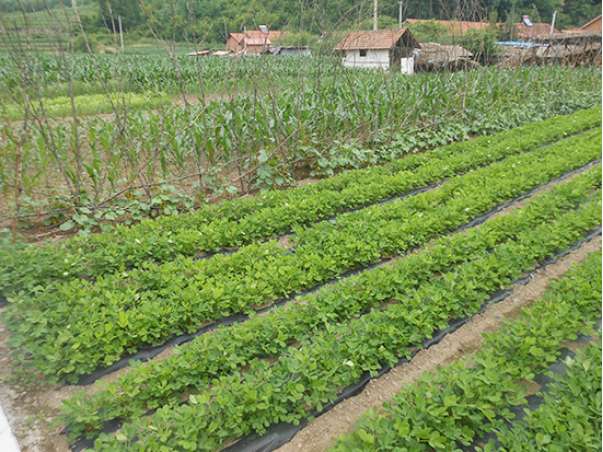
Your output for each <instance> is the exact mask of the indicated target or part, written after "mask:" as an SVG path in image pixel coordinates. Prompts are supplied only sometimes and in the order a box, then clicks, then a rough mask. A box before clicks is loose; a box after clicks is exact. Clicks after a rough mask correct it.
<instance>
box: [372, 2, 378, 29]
mask: <svg viewBox="0 0 603 452" xmlns="http://www.w3.org/2000/svg"><path fill="white" fill-rule="evenodd" d="M378 14H379V0H373V30H374V31H377V30H378V29H379V17H378Z"/></svg>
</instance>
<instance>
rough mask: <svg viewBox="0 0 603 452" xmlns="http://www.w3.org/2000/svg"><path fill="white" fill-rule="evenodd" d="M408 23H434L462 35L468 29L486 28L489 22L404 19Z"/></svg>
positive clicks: (453, 33) (452, 33) (449, 31)
mask: <svg viewBox="0 0 603 452" xmlns="http://www.w3.org/2000/svg"><path fill="white" fill-rule="evenodd" d="M406 24H408V25H411V26H412V25H422V24H434V25H437V26H439V27H442V28H444V29H446V31H447V32H448V33H450V34H451V35H464V34H465V33H467V32H468V31H469V30H487V29H488V28H489V27H490V26H491V24H490V23H489V22H473V21H468V20H439V19H406Z"/></svg>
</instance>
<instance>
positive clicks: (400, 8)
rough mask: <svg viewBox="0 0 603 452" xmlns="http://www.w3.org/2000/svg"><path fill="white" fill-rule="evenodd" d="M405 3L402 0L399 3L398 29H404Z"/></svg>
mask: <svg viewBox="0 0 603 452" xmlns="http://www.w3.org/2000/svg"><path fill="white" fill-rule="evenodd" d="M403 3H404V2H403V1H402V0H400V1H399V2H398V28H402V4H403Z"/></svg>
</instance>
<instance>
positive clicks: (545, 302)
mask: <svg viewBox="0 0 603 452" xmlns="http://www.w3.org/2000/svg"><path fill="white" fill-rule="evenodd" d="M600 302H601V253H593V254H592V255H590V256H589V257H588V258H587V259H586V260H585V261H584V262H583V263H582V264H580V265H579V266H576V267H575V268H573V269H572V270H570V271H569V272H568V273H567V274H566V275H565V276H564V277H563V278H562V279H561V280H559V281H557V282H556V283H555V284H553V286H552V287H550V288H549V290H548V291H547V293H545V295H544V296H543V297H542V299H540V300H538V301H537V302H536V303H535V305H533V306H531V307H529V308H527V309H525V310H524V312H522V314H521V316H520V318H519V319H517V320H515V321H513V322H509V323H507V324H506V325H505V326H504V327H502V328H501V330H500V331H497V332H496V333H493V334H491V335H490V336H489V337H488V338H487V339H486V341H485V343H484V344H483V345H482V347H481V349H480V350H479V352H477V353H476V354H475V356H472V357H471V362H469V360H465V361H462V362H458V363H455V364H454V365H453V366H450V367H448V368H445V369H443V370H441V371H439V372H437V373H434V374H432V375H429V376H426V377H424V378H422V379H421V380H420V381H419V382H417V383H415V384H413V385H412V386H410V387H408V388H406V389H404V390H403V391H402V392H401V393H400V394H398V395H397V396H396V397H395V398H394V400H393V401H392V402H390V403H388V404H387V405H386V407H385V408H384V410H383V411H381V412H379V413H374V414H371V415H368V416H365V418H364V419H362V421H360V423H359V425H358V426H357V428H356V430H355V431H354V432H353V433H352V434H350V435H347V436H346V437H345V438H343V439H342V440H340V442H339V443H338V445H337V446H336V447H335V448H334V450H338V451H349V450H364V451H372V450H398V449H407V450H415V449H424V448H426V447H430V448H434V449H440V450H453V449H455V448H456V447H458V445H464V446H474V447H475V446H479V447H482V448H483V449H480V450H486V451H493V450H532V451H541V450H542V451H544V450H597V449H600V447H601V337H600V336H599V335H597V336H596V337H594V338H592V339H591V340H592V342H591V343H590V344H589V343H588V342H587V343H586V344H582V347H581V349H580V350H579V351H578V353H577V355H576V356H575V357H572V358H567V360H566V361H565V368H561V369H560V368H559V366H556V367H552V368H548V366H549V365H550V364H553V363H555V361H556V360H558V359H559V358H560V354H561V353H560V352H561V351H562V349H563V348H564V343H566V341H571V340H574V339H576V338H577V337H578V336H579V335H581V334H582V333H589V332H591V330H592V327H593V326H594V324H595V323H596V322H597V320H598V319H599V318H600ZM550 370H552V371H556V373H553V375H554V377H553V378H552V381H551V377H548V379H547V377H545V375H544V373H545V372H546V371H550ZM560 370H561V372H560ZM537 377H541V378H537ZM529 382H532V383H538V386H539V387H540V389H541V390H540V391H539V393H537V395H530V394H529V393H528V386H527V384H528V383H529ZM543 382H545V384H544V385H543V384H542V383H543ZM543 386H544V388H543ZM529 402H531V403H530V404H529ZM528 404H529V406H530V408H529V409H527V411H526V412H524V411H523V409H524V408H527V407H528ZM516 417H520V419H519V420H517V419H516Z"/></svg>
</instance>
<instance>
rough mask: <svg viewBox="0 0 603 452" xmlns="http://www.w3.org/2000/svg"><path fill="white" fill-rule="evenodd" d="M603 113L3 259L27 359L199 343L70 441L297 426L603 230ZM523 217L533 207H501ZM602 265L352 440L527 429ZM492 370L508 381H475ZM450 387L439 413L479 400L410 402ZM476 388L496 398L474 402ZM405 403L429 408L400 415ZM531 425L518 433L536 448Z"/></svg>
mask: <svg viewBox="0 0 603 452" xmlns="http://www.w3.org/2000/svg"><path fill="white" fill-rule="evenodd" d="M600 114H601V113H600V109H599V108H596V109H591V110H585V111H580V112H578V113H575V114H573V115H570V116H563V117H556V118H551V119H548V120H546V121H543V122H540V123H536V124H531V125H527V126H523V127H521V128H517V129H514V130H510V131H507V132H503V133H500V134H497V135H495V136H493V137H482V138H478V139H475V140H473V141H470V142H467V143H455V144H452V145H448V146H444V147H441V148H438V149H435V150H433V151H429V152H425V153H423V154H416V155H410V156H407V157H405V158H402V159H400V160H394V161H392V162H391V163H389V164H387V165H384V166H379V167H373V168H368V169H359V170H353V171H350V172H347V173H342V174H340V175H338V176H335V177H332V178H330V179H325V180H323V181H321V182H319V183H317V184H314V185H311V186H306V187H302V188H298V189H294V190H288V191H273V192H266V193H263V194H261V195H259V196H256V197H250V198H242V199H240V200H233V201H230V202H227V203H223V204H217V205H214V206H209V207H207V208H204V209H201V210H199V211H198V212H195V213H191V214H186V215H179V216H174V217H169V218H163V219H159V220H157V221H146V222H143V223H141V224H140V225H137V226H134V227H132V228H118V229H116V231H115V232H114V233H106V234H99V235H94V236H88V237H77V238H74V239H71V240H67V241H65V242H63V243H61V244H48V245H45V246H36V247H33V246H31V247H26V248H24V249H22V250H21V251H20V252H19V253H18V254H14V255H10V254H4V255H0V263H1V264H2V265H3V267H4V268H6V270H5V271H3V272H2V273H0V274H1V275H2V286H1V287H2V291H3V293H4V294H5V295H6V297H7V298H8V302H9V303H8V306H7V307H6V308H5V309H4V312H3V315H2V316H3V320H4V322H5V324H6V326H7V328H8V330H9V332H10V345H11V347H12V349H13V356H14V359H15V363H16V364H17V365H18V366H20V367H21V368H22V369H25V370H29V371H31V372H34V373H35V374H36V375H40V376H44V378H45V379H47V380H49V381H66V382H71V383H74V382H78V381H79V382H80V383H82V382H84V381H87V382H89V381H92V380H94V379H95V378H96V377H99V376H101V375H103V373H105V372H106V371H107V370H114V369H116V368H119V367H124V366H127V365H128V364H129V363H128V358H131V357H133V356H136V357H138V358H143V357H144V358H146V359H148V358H153V357H154V356H155V355H156V354H157V353H158V352H160V351H161V350H162V349H163V347H164V346H165V345H170V344H174V343H180V342H182V345H181V346H179V347H177V348H176V349H174V350H172V353H171V354H169V355H168V356H166V357H163V358H162V359H156V360H154V359H150V361H149V362H146V363H144V364H137V365H135V366H130V367H129V368H128V369H127V372H125V373H124V374H123V375H121V376H119V377H117V378H114V379H112V381H111V382H105V381H103V380H102V379H101V380H100V381H98V382H97V383H95V384H94V386H93V388H92V390H89V391H85V392H84V391H82V392H80V393H76V394H75V395H73V396H71V397H70V398H69V399H68V400H67V401H66V402H65V403H64V405H63V408H62V414H61V421H62V423H63V424H64V425H65V427H66V432H67V434H68V436H69V439H70V441H72V442H78V444H81V441H88V444H90V445H91V444H92V442H94V443H93V444H94V447H95V448H97V449H99V450H112V451H114V450H126V449H127V450H161V449H162V448H165V449H166V450H175V449H176V450H215V449H220V448H223V447H226V446H228V445H231V444H234V443H236V442H237V441H238V440H239V439H240V438H245V437H247V436H248V435H253V434H258V435H262V434H264V433H265V432H266V431H267V430H268V429H269V428H271V427H272V426H275V425H282V424H290V425H297V424H299V423H300V422H304V421H305V420H307V419H308V418H309V417H311V416H315V415H317V414H319V413H320V412H321V411H323V410H324V409H325V407H328V406H330V405H331V404H332V403H336V402H337V401H339V400H340V399H341V393H342V391H344V390H345V388H347V387H350V386H353V385H354V384H356V383H357V382H358V381H359V380H361V379H362V378H364V377H366V376H367V375H369V376H370V375H372V376H375V375H378V374H380V373H381V372H383V371H384V370H387V369H388V368H390V367H392V366H395V365H397V364H398V363H399V362H401V361H404V360H408V359H410V358H412V356H413V355H414V354H415V353H416V352H417V351H418V350H420V349H421V348H423V347H425V346H428V344H429V343H430V341H431V340H432V338H433V337H434V335H435V336H437V335H438V334H441V332H443V331H444V332H445V331H446V330H447V329H448V328H450V326H451V325H457V326H458V325H459V324H460V323H459V322H461V323H462V322H463V321H465V320H466V319H468V318H471V317H472V316H474V315H475V314H477V313H479V312H480V311H481V310H482V309H483V308H484V306H485V305H486V304H488V303H490V302H494V301H499V300H500V299H501V296H500V293H501V292H500V291H501V290H503V289H506V288H508V287H510V286H512V285H513V284H514V283H515V282H516V281H518V280H520V279H521V278H523V277H525V275H526V274H529V273H530V272H533V271H534V270H536V269H537V268H539V267H540V266H541V265H543V264H544V263H546V262H549V261H550V260H551V259H555V258H556V257H557V256H559V255H560V254H561V253H564V252H566V251H567V250H568V249H570V248H571V247H572V246H575V245H576V244H577V243H580V242H581V241H582V240H584V239H585V237H587V236H589V235H590V234H592V233H594V231H597V230H598V228H600V216H601V179H600V172H601V164H600V161H599V159H600V148H601V127H600ZM526 197H527V198H528V199H527V200H526V201H525V202H524V203H522V204H521V205H518V204H517V201H518V200H520V199H524V198H526ZM505 207H514V208H513V209H509V210H506V211H504V212H502V214H499V212H500V211H501V209H503V208H505ZM283 234H287V239H286V240H282V236H283ZM277 239H279V240H277ZM599 260H600V256H598V257H596V258H592V259H590V260H589V261H588V263H587V267H585V268H586V269H581V270H578V271H575V274H574V275H573V276H572V277H571V278H569V279H568V281H570V282H569V283H567V284H566V285H565V286H564V285H563V284H561V285H559V287H557V286H556V287H555V288H553V289H552V291H553V292H552V293H553V295H550V296H547V297H545V300H544V301H543V303H544V304H545V305H546V306H547V307H546V308H538V307H536V308H535V309H536V311H534V312H533V313H530V314H526V316H527V317H526V319H520V320H518V321H517V322H516V323H515V324H514V326H510V327H508V328H509V331H508V332H507V330H503V331H502V332H501V333H498V334H497V336H496V339H492V340H489V341H488V342H487V343H486V345H485V346H484V348H483V350H482V351H480V352H479V355H478V358H477V359H476V360H474V361H473V362H474V363H478V364H477V367H476V368H475V369H474V368H471V370H470V371H467V370H463V369H464V367H463V365H456V366H453V367H452V368H451V370H450V371H448V370H446V371H443V373H442V375H444V376H443V377H438V376H436V377H434V378H441V380H429V379H427V380H426V383H423V382H421V383H419V384H417V385H416V388H415V387H414V386H413V388H411V389H409V390H408V391H407V392H405V393H403V394H402V395H400V396H399V397H397V398H396V400H395V401H394V402H392V404H391V406H390V408H388V410H390V411H389V412H388V413H391V414H386V415H384V414H383V413H381V414H380V415H379V416H376V417H375V416H373V417H368V418H367V420H365V421H363V424H362V427H361V428H360V429H359V430H358V432H357V433H354V434H352V435H350V436H349V437H348V438H345V439H343V440H342V442H341V443H339V446H338V447H342V448H344V449H346V450H348V449H353V450H370V449H371V448H374V449H379V444H378V442H377V439H379V440H382V441H384V443H383V444H385V445H386V446H388V445H392V446H393V445H395V444H394V443H393V442H391V441H396V440H397V438H398V436H402V437H406V438H407V439H408V441H409V442H408V443H407V444H402V445H401V447H410V448H413V445H414V444H430V445H431V447H443V448H448V446H450V445H456V446H460V445H463V444H464V445H468V444H471V443H472V442H473V441H474V440H479V439H481V438H482V436H483V435H484V433H485V432H490V431H492V430H493V429H497V428H499V427H501V428H502V426H503V423H504V421H505V420H507V419H511V418H512V417H513V415H512V414H511V411H510V410H509V409H507V408H505V407H506V406H507V405H508V406H513V405H517V404H519V403H522V402H523V397H524V396H525V394H524V393H522V392H521V391H522V388H521V387H520V386H519V385H518V384H517V381H518V380H521V379H522V378H527V379H529V378H531V377H532V376H533V375H535V374H537V373H539V372H541V371H543V370H544V369H545V368H546V367H547V366H548V365H549V364H550V363H551V362H553V361H555V359H557V356H558V350H559V349H560V348H561V347H560V344H561V343H562V342H563V341H564V340H566V339H571V338H572V337H573V335H575V334H576V333H578V332H581V331H586V332H587V331H588V330H587V328H586V326H587V325H588V324H591V323H592V322H593V320H596V318H597V317H598V316H599V298H598V297H600V292H596V290H598V289H599V288H600V264H598V263H599ZM597 264H598V265H599V267H598V268H595V267H596V265H597ZM594 272H599V275H598V278H599V282H598V283H597V278H596V275H593V274H591V273H594ZM580 278H582V279H580ZM581 281H582V282H581ZM584 281H586V283H584ZM327 283H329V284H327ZM568 284H569V285H571V287H572V288H571V289H568V287H569V285H568ZM569 295H571V297H575V298H568V297H569ZM560 300H561V301H560ZM553 308H555V309H558V310H557V311H555V310H554V309H553ZM537 309H543V312H540V311H537ZM257 312H262V315H256V313H257ZM534 318H538V319H539V321H538V322H534V321H533V320H531V319H534ZM540 334H542V335H543V337H542V338H540V337H539V338H538V347H535V346H534V345H535V342H534V339H533V338H534V337H535V336H537V335H540ZM175 341H176V342H175ZM522 341H525V344H529V345H522V344H524V342H522ZM184 342H186V343H184ZM505 347H506V348H505ZM520 352H522V353H520ZM524 352H525V353H524ZM495 353H499V354H495ZM511 355H513V356H511ZM580 356H582V355H580ZM507 358H509V359H507ZM511 358H512V359H511ZM534 358H538V359H534ZM580 359H583V358H582V357H580ZM503 364H504V365H503ZM499 365H500V366H501V367H500V372H498V371H497V372H494V373H495V375H492V374H493V369H498V366H499ZM474 370H475V371H476V372H482V373H483V375H485V376H486V377H488V378H486V377H484V378H480V379H477V381H475V382H473V380H471V381H470V382H469V383H468V382H467V378H470V377H471V375H472V372H473V371H474ZM440 382H445V383H447V384H449V385H450V386H449V389H448V390H446V391H442V392H441V394H442V397H441V398H440V391H439V390H437V391H435V392H434V393H433V394H434V396H433V397H435V399H434V401H433V403H434V404H437V403H439V402H442V403H445V409H444V411H445V410H454V409H457V410H458V411H454V413H453V411H450V412H451V413H453V415H451V418H450V419H449V420H446V419H447V417H446V416H442V415H441V413H442V412H443V411H442V409H439V408H438V409H436V408H434V409H433V410H431V409H429V407H428V406H427V405H425V403H427V402H425V403H423V404H422V405H421V404H419V405H416V404H415V405H413V406H412V408H409V406H408V405H406V404H405V400H410V398H412V397H414V399H412V400H422V401H425V400H428V399H429V398H427V397H425V393H426V392H429V388H431V387H433V386H430V385H435V386H439V385H440V384H441V383H440ZM455 384H456V386H455ZM467 384H475V385H476V389H475V392H472V393H471V394H475V395H474V396H472V397H480V396H481V397H484V398H485V400H484V401H481V399H480V400H477V401H475V400H474V399H473V398H472V399H471V400H465V399H463V397H464V394H465V393H464V392H463V391H462V388H465V387H466V385H467ZM559 384H560V385H562V383H559ZM480 385H481V386H480ZM488 385H490V386H488ZM559 387H560V388H561V387H562V386H559ZM489 390H492V391H494V392H493V394H499V393H500V394H501V395H500V396H495V395H493V396H492V398H490V397H489V396H488V394H489V393H488V391H489ZM560 390H561V389H560ZM497 391H498V392H497ZM452 393H454V394H455V395H454V400H453V399H452V395H451V394H452ZM405 394H406V395H405ZM446 396H448V397H446ZM405 397H406V398H405ZM444 401H445V402H444ZM474 402H475V403H474ZM514 402H517V403H514ZM417 406H419V408H420V409H417ZM542 406H543V407H544V408H543V410H546V406H547V404H546V402H545V403H544V404H543V405H542ZM400 407H402V408H400ZM476 407H477V408H476ZM480 407H482V408H483V409H480ZM499 408H500V410H499ZM404 409H409V410H411V411H413V414H412V416H411V417H409V418H408V420H407V421H405V420H404V418H405V415H404V414H401V415H400V417H401V420H399V421H398V420H396V419H395V415H396V414H397V413H398V412H400V413H404V411H399V410H404ZM476 410H477V411H478V413H477V414H475V411H476ZM549 411H550V408H549ZM438 413H440V414H438ZM489 413H494V414H493V415H490V414H489ZM428 416H432V417H433V418H434V419H436V420H435V421H434V422H435V424H429V423H428V420H426V419H427V417H428ZM463 416H464V417H463ZM569 417H570V415H569V414H568V418H569ZM467 419H469V420H467ZM484 419H485V420H484ZM445 420H446V421H445ZM570 420H571V419H570ZM405 422H406V423H407V424H408V425H407V424H406V423H405ZM438 422H442V423H441V424H438ZM446 422H447V423H446ZM455 422H456V424H454V425H452V424H453V423H455ZM488 422H490V424H488ZM522 422H524V423H525V425H523V424H522V425H519V424H517V425H514V430H513V431H510V432H506V433H504V434H503V432H502V430H501V433H500V438H499V439H497V441H501V442H504V441H513V438H515V437H519V436H520V435H528V436H529V435H530V429H531V428H532V427H530V425H529V418H525V421H522ZM448 427H450V431H449V432H448V430H447V428H448ZM388 428H391V429H394V430H393V431H394V433H388V430H387V429H388ZM517 429H519V430H517ZM407 431H408V433H407V434H406V433H405V434H401V433H399V432H407ZM447 432H448V433H447ZM526 432H527V433H526ZM413 435H414V436H413ZM398 439H399V438H398ZM488 440H489V439H488ZM387 441H390V442H387ZM413 441H417V442H416V443H414V442H413ZM440 445H441V446H440ZM385 448H387V447H385Z"/></svg>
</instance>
